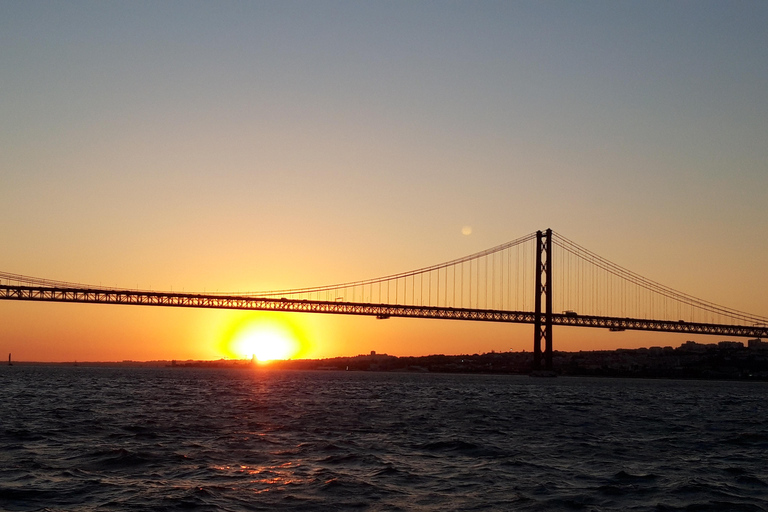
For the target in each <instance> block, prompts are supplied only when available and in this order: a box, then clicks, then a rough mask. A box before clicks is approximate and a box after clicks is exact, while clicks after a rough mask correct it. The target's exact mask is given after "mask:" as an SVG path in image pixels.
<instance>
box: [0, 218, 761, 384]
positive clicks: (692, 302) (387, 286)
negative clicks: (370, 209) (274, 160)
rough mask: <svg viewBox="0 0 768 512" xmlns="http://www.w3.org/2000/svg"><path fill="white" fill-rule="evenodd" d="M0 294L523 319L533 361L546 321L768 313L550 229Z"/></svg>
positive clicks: (33, 284) (733, 332)
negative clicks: (303, 279) (288, 273)
mask: <svg viewBox="0 0 768 512" xmlns="http://www.w3.org/2000/svg"><path fill="white" fill-rule="evenodd" d="M0 299H5V300H26V301H53V302H80V303H95V304H130V305H144V306H170V307H192V308H216V309H245V310H262V311H288V312H300V313H330V314H343V315H370V316H375V317H377V318H380V319H385V318H390V317H409V318H439V319H454V320H474V321H483V322H512V323H526V324H533V325H534V367H535V368H536V369H541V368H545V369H551V368H552V328H553V326H555V325H567V326H581V327H593V328H594V327H597V328H603V329H610V330H613V331H623V330H644V331H662V332H677V333H693V334H711V335H722V336H737V337H751V338H762V337H768V317H765V316H760V315H755V314H751V313H746V312H743V311H738V310H736V309H732V308H728V307H725V306H720V305H718V304H715V303H712V302H709V301H706V300H702V299H698V298H696V297H693V296H691V295H688V294H685V293H682V292H679V291H676V290H674V289H672V288H669V287H667V286H664V285H661V284H659V283H657V282H654V281H651V280H649V279H646V278H644V277H642V276H640V275H638V274H635V273H633V272H630V271H629V270H627V269H625V268H623V267H620V266H618V265H616V264H615V263H612V262H610V261H608V260H606V259H604V258H602V257H600V256H598V255H597V254H595V253H593V252H591V251H589V250H587V249H585V248H584V247H581V246H579V245H577V244H576V243H574V242H572V241H570V240H568V239H567V238H565V237H563V236H562V235H559V234H558V233H555V232H553V231H552V230H549V229H548V230H546V231H545V232H542V231H538V232H536V233H531V234H529V235H526V236H524V237H521V238H518V239H516V240H513V241H511V242H508V243H505V244H502V245H498V246H496V247H493V248H491V249H487V250H485V251H481V252H478V253H475V254H472V255H470V256H466V257H463V258H459V259H455V260H452V261H448V262H445V263H441V264H438V265H433V266H429V267H424V268H420V269H417V270H413V271H410V272H403V273H399V274H393V275H389V276H385V277H379V278H375V279H367V280H362V281H353V282H347V283H342V284H335V285H327V286H318V287H312V288H292V289H284V290H270V291H261V292H250V293H202V294H201V293H176V292H161V291H150V290H131V289H121V288H112V287H96V286H86V285H81V284H75V283H71V282H65V281H53V280H49V279H40V278H35V277H29V276H23V275H19V274H11V273H7V272H0ZM556 311H557V312H556Z"/></svg>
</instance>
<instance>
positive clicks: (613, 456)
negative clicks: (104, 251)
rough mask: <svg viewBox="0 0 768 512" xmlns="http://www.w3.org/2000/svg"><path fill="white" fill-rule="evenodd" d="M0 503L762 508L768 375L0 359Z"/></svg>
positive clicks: (11, 506) (49, 507)
mask: <svg viewBox="0 0 768 512" xmlns="http://www.w3.org/2000/svg"><path fill="white" fill-rule="evenodd" d="M0 392H1V393H2V395H1V397H2V399H1V400H0V510H9V511H14V510H23V511H28V510H46V511H63V510H67V511H69V510H100V511H102V510H182V509H183V510H217V511H229V510H231V511H236V510H237V511H239V510H275V509H280V510H348V509H354V510H435V511H437V510H439V511H443V510H574V509H576V510H697V511H698V510H768V461H767V460H766V455H768V383H759V382H706V381H670V380H629V379H626V380H622V379H588V378H555V379H546V378H530V377H521V376H489V375H439V374H406V373H369V372H298V371H268V370H259V369H256V370H221V369H200V368H197V369H192V368H106V367H82V366H81V367H56V366H20V365H17V366H13V367H7V366H4V367H0Z"/></svg>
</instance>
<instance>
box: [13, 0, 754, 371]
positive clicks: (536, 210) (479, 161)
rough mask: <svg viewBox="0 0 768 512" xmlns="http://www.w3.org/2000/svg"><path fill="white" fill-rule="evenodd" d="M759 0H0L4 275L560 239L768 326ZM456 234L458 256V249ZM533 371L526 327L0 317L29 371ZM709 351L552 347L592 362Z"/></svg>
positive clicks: (159, 283) (313, 272)
mask: <svg viewBox="0 0 768 512" xmlns="http://www.w3.org/2000/svg"><path fill="white" fill-rule="evenodd" d="M766 27H768V2H761V1H754V2H739V1H732V2H725V1H722V2H708V1H697V2H685V1H680V2H655V1H638V2H608V1H600V2H591V1H584V2H582V1H579V2H548V1H542V2H491V1H478V2H453V1H440V2H429V1H419V2H413V1H405V2H400V1H381V2H351V1H350V2H337V1H302V2H294V1H284V0H281V1H270V2H229V1H216V2H191V1H183V2H181V1H166V2H142V1H130V2H112V1H93V2H82V1H70V2H49V1H44V2H40V1H0V47H1V48H2V51H0V233H1V234H2V249H1V250H0V270H2V271H5V272H12V273H17V274H24V275H29V276H37V277H44V278H49V279H57V280H63V281H72V282H81V283H88V284H93V285H104V286H118V287H126V288H142V289H155V290H171V289H172V290H174V291H200V292H202V291H217V290H218V291H230V290H232V291H250V290H265V289H274V288H290V287H301V286H314V285H323V284H331V283H337V282H346V281H353V280H358V279H366V278H373V277H377V276H383V275H389V274H393V273H397V272H401V271H407V270H411V269H415V268H420V267H424V266H427V265H431V264H435V263H439V262H442V261H447V260H451V259H453V258H458V257H461V256H465V255H468V254H470V253H473V252H476V251H479V250H482V249H486V248H489V247H491V246H494V245H497V244H500V243H503V242H506V241H508V240H512V239H515V238H517V237H520V236H523V235H526V234H528V233H530V232H532V231H536V230H538V229H542V230H543V229H546V228H552V229H554V230H556V231H557V232H559V233H561V234H563V235H564V236H566V237H568V238H569V239H571V240H574V241H575V242H577V243H579V244H580V245H582V246H584V247H587V248H589V249H590V250H591V251H593V252H596V253H597V254H600V255H601V256H604V257H606V258H608V259H610V260H612V261H614V262H616V263H618V264H620V265H622V266H624V267H626V268H628V269H631V270H633V271H635V272H637V273H639V274H641V275H643V276H645V277H647V278H650V279H653V280H655V281H658V282H661V283H663V284H665V285H668V286H671V287H673V288H675V289H678V290H681V291H684V292H687V293H690V294H692V295H694V296H697V297H700V298H703V299H707V300H710V301H713V302H716V303H719V304H723V305H726V306H729V307H733V308H737V309H741V310H745V311H748V312H752V313H756V314H759V315H767V314H768V265H767V264H766V263H767V262H768V208H767V206H768V201H767V200H766V193H767V192H768V30H767V29H766ZM467 226H471V228H472V232H471V234H469V235H466V234H463V233H462V228H464V227H467ZM252 319H255V320H256V321H262V320H264V321H269V322H276V323H279V324H281V325H284V326H287V327H286V328H288V329H291V330H293V331H294V332H296V333H298V334H297V336H298V337H299V338H301V339H302V342H303V344H304V350H303V352H302V354H301V355H302V356H304V357H330V356H336V355H355V354H359V353H367V352H369V351H370V350H376V351H378V352H386V353H390V354H395V355H421V354H430V353H453V354H455V353H474V352H485V351H490V350H497V351H498V350H509V349H513V350H531V349H532V339H533V333H532V330H533V329H532V327H531V326H526V325H523V326H510V325H496V324H494V325H488V324H481V323H473V322H470V323H462V322H450V321H436V320H412V319H390V320H388V321H386V322H381V321H376V320H374V319H371V318H356V317H344V316H329V317H325V316H319V315H300V314H292V315H291V314H269V313H243V312H227V311H201V310H191V309H190V310H186V309H184V310H182V309H179V310H176V309H170V308H168V309H166V308H151V307H132V306H102V305H78V304H49V303H18V302H12V301H0V325H2V328H0V353H3V352H4V353H8V352H12V353H13V354H14V358H15V359H20V360H38V361H41V360H47V361H50V360H54V361H70V360H80V361H84V360H122V359H134V360H149V359H172V358H175V359H188V358H192V359H217V358H219V357H228V356H231V355H232V354H228V353H226V352H227V350H226V349H225V348H222V347H223V346H224V345H226V341H225V340H224V338H226V336H227V334H226V333H229V332H231V331H232V330H233V329H236V328H237V327H236V326H237V325H240V324H242V323H247V322H249V321H250V320H252ZM687 339H694V340H696V341H700V342H705V343H711V342H717V341H720V338H716V337H714V338H710V337H696V336H692V335H682V336H681V335H668V334H667V335H664V334H649V333H642V332H641V333H638V332H623V333H607V332H602V331H596V330H589V329H579V328H556V329H555V348H556V349H561V350H579V349H594V348H619V347H637V346H651V345H674V346H677V345H679V344H680V343H682V342H684V341H686V340H687Z"/></svg>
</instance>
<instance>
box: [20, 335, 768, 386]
mask: <svg viewBox="0 0 768 512" xmlns="http://www.w3.org/2000/svg"><path fill="white" fill-rule="evenodd" d="M13 365H14V366H16V365H18V366H69V367H71V366H82V367H127V368H130V367H169V368H221V369H260V370H270V369H280V370H321V371H322V370H325V371H377V372H414V373H417V372H420V373H463V374H509V375H530V374H531V373H532V371H533V353H532V352H527V351H526V352H487V353H483V354H462V355H444V354H435V355H428V356H391V355H387V354H377V353H375V352H371V353H370V354H366V355H357V356H349V357H333V358H326V359H291V360H276V361H270V362H267V363H259V362H254V361H252V360H249V359H219V360H185V361H182V360H155V361H132V360H123V361H64V362H40V361H13ZM553 367H554V373H556V374H557V375H563V376H603V377H638V378H685V379H713V380H717V379H720V380H722V379H727V380H768V343H766V342H762V341H760V340H750V342H749V344H748V346H745V345H744V344H743V343H741V342H732V341H724V342H720V343H717V344H706V345H705V344H699V343H694V342H686V343H684V344H683V345H681V346H680V347H678V348H672V347H651V348H639V349H617V350H595V351H580V352H562V351H555V352H554V354H553Z"/></svg>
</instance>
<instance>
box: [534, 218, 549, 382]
mask: <svg viewBox="0 0 768 512" xmlns="http://www.w3.org/2000/svg"><path fill="white" fill-rule="evenodd" d="M542 298H543V299H544V314H543V315H542V313H541V301H542ZM534 305H535V317H534V324H533V369H534V370H541V369H542V368H541V352H542V347H541V344H542V342H543V343H544V369H545V370H550V371H551V370H552V230H551V229H548V230H547V231H546V232H544V233H542V232H541V231H537V232H536V297H535V299H534Z"/></svg>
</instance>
